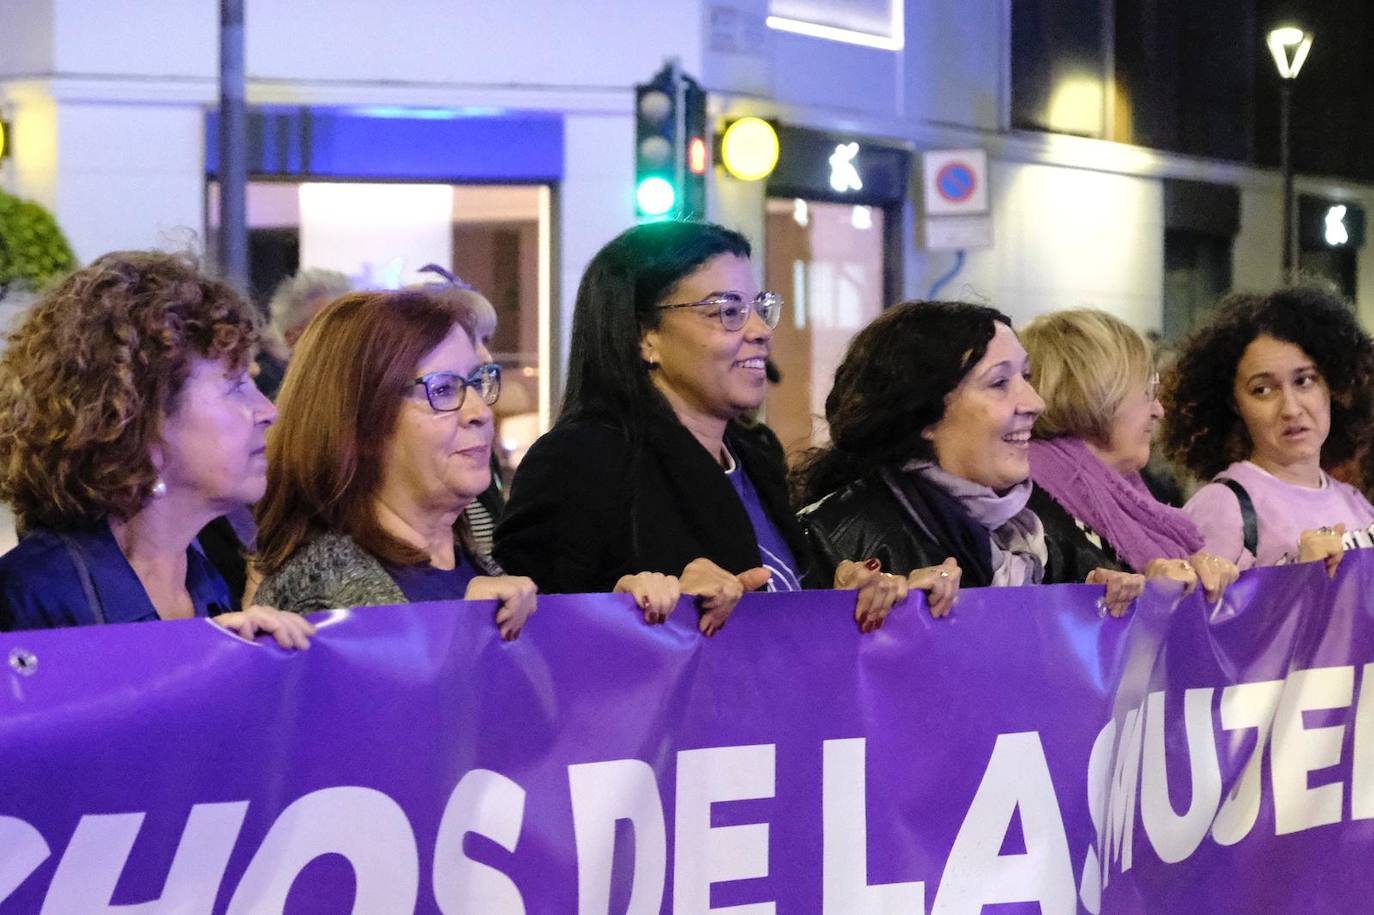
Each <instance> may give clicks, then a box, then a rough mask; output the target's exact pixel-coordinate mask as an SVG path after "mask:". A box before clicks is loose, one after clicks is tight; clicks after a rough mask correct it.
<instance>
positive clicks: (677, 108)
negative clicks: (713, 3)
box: [668, 57, 687, 219]
mask: <svg viewBox="0 0 1374 915" xmlns="http://www.w3.org/2000/svg"><path fill="white" fill-rule="evenodd" d="M668 78H669V79H671V80H672V87H673V119H674V126H673V136H674V137H676V138H677V142H676V143H674V144H673V187H675V188H677V190H678V194H677V199H676V202H675V203H674V206H673V209H674V213H673V215H675V216H676V217H677V218H679V219H681V218H682V217H683V216H684V215H685V210H686V207H687V200H686V195H685V194H683V193H682V190H683V188H685V187H686V186H687V182H686V178H687V144H686V140H685V139H684V138H685V137H686V136H687V81H686V80H684V79H683V78H682V61H681V60H680V59H679V58H676V57H670V58H668Z"/></svg>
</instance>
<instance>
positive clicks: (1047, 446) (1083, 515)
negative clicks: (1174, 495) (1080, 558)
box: [1030, 436, 1203, 572]
mask: <svg viewBox="0 0 1374 915" xmlns="http://www.w3.org/2000/svg"><path fill="white" fill-rule="evenodd" d="M1030 467H1031V479H1032V480H1034V481H1035V485H1037V486H1039V487H1040V488H1041V489H1043V490H1045V491H1046V492H1047V493H1049V494H1050V495H1051V496H1053V497H1054V500H1055V501H1056V502H1058V503H1059V504H1060V505H1062V506H1064V509H1065V510H1066V511H1067V512H1068V513H1069V514H1070V515H1072V516H1073V517H1074V518H1075V519H1077V520H1078V521H1081V522H1083V523H1084V524H1086V525H1087V526H1088V527H1090V528H1092V529H1093V530H1094V531H1096V532H1097V533H1098V534H1100V535H1101V536H1102V537H1103V539H1105V540H1106V541H1107V542H1108V543H1109V544H1111V547H1112V549H1113V550H1115V551H1116V555H1117V556H1118V557H1119V558H1120V559H1121V560H1122V561H1124V562H1125V563H1127V564H1128V565H1129V566H1130V567H1131V568H1132V569H1135V570H1136V571H1137V572H1143V571H1145V566H1147V565H1148V564H1149V562H1150V560H1152V559H1187V558H1188V557H1189V556H1191V555H1193V554H1194V553H1196V552H1197V551H1198V550H1200V549H1202V547H1203V540H1202V534H1200V533H1199V532H1198V529H1197V525H1195V524H1193V522H1192V520H1191V519H1189V518H1188V516H1187V515H1185V514H1184V513H1183V512H1181V511H1179V510H1178V509H1177V508H1173V507H1171V506H1168V505H1165V504H1164V503H1162V502H1160V501H1158V500H1156V499H1155V497H1154V496H1152V495H1150V491H1149V490H1148V489H1146V488H1145V481H1144V480H1142V479H1141V478H1140V474H1138V473H1133V474H1131V475H1129V476H1122V475H1121V474H1119V473H1117V472H1116V471H1115V470H1113V469H1112V468H1110V467H1108V466H1107V465H1106V464H1104V463H1102V461H1101V460H1100V459H1099V458H1098V457H1097V455H1095V454H1093V453H1092V451H1091V450H1090V449H1089V448H1088V446H1087V445H1086V444H1084V442H1083V441H1082V440H1081V439H1076V438H1071V437H1069V436H1062V437H1060V438H1055V439H1050V440H1048V441H1044V440H1040V439H1036V440H1035V441H1032V442H1031V444H1030Z"/></svg>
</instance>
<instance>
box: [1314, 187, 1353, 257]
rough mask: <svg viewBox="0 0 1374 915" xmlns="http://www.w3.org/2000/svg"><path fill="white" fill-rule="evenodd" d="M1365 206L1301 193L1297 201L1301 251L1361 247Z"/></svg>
mask: <svg viewBox="0 0 1374 915" xmlns="http://www.w3.org/2000/svg"><path fill="white" fill-rule="evenodd" d="M1364 223H1365V212H1364V207H1362V206H1360V205H1359V204H1357V203H1350V202H1349V201H1341V200H1329V199H1327V198H1324V197H1312V196H1309V195H1307V194H1303V195H1302V196H1300V197H1299V198H1298V238H1299V241H1300V245H1301V247H1302V248H1304V249H1306V250H1309V251H1310V250H1317V249H1321V248H1347V249H1358V248H1360V247H1362V246H1363V245H1364Z"/></svg>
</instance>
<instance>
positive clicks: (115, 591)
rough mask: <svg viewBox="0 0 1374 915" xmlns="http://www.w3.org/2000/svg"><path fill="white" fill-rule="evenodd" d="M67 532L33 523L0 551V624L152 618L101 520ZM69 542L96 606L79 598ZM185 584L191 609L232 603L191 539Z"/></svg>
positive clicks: (217, 610)
mask: <svg viewBox="0 0 1374 915" xmlns="http://www.w3.org/2000/svg"><path fill="white" fill-rule="evenodd" d="M66 537H67V542H64V540H63V538H62V537H61V536H59V535H58V534H56V533H54V532H52V531H47V530H36V531H33V532H31V533H29V534H28V535H27V536H25V537H24V539H23V540H21V541H20V542H19V545H18V546H16V547H15V548H14V549H12V550H10V551H9V552H8V553H6V554H5V555H4V556H0V631H12V630H17V629H53V628H57V627H60V626H90V625H93V624H96V623H140V622H145V621H148V620H156V619H158V615H157V610H156V609H155V608H154V607H153V602H152V601H151V600H149V599H148V592H147V591H145V590H144V589H143V583H142V582H140V581H139V580H138V575H137V574H135V573H134V570H133V567H131V566H130V565H129V561H128V560H127V559H125V558H124V553H123V552H122V551H121V550H120V549H119V544H118V543H116V542H115V538H114V533H113V532H112V531H111V530H110V526H109V525H108V524H101V525H100V526H99V527H97V528H94V529H92V530H85V531H71V532H68V533H67V534H66ZM68 543H70V545H71V547H72V548H73V549H75V550H76V551H77V552H78V553H79V554H80V555H81V556H82V557H83V558H84V559H85V564H86V568H87V569H89V571H90V576H91V585H92V588H93V590H94V591H95V595H96V599H97V601H98V602H99V606H98V607H93V606H91V601H90V600H88V599H87V597H86V589H85V587H84V585H83V583H82V578H81V575H80V573H79V572H78V570H77V564H76V561H75V560H74V559H73V558H72V554H71V551H70V550H69V549H68ZM186 590H187V591H189V592H190V594H191V602H192V604H193V605H194V606H195V612H196V616H199V617H205V616H217V615H219V614H221V613H225V612H228V611H229V610H232V609H234V607H233V602H232V599H231V598H230V596H229V586H228V585H226V584H225V583H224V579H223V578H221V577H220V575H219V573H218V572H216V571H215V568H214V567H213V566H212V565H210V561H209V560H208V559H206V558H205V556H204V555H203V554H202V553H201V552H200V551H199V550H198V549H196V548H195V546H194V545H192V546H190V547H187V549H186Z"/></svg>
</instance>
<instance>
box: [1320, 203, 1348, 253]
mask: <svg viewBox="0 0 1374 915" xmlns="http://www.w3.org/2000/svg"><path fill="white" fill-rule="evenodd" d="M1348 212H1349V209H1348V208H1347V207H1346V205H1345V204H1343V203H1338V204H1336V205H1335V206H1333V207H1328V208H1327V210H1326V226H1325V229H1324V231H1325V233H1326V243H1327V244H1328V245H1330V246H1331V247H1333V248H1335V247H1338V246H1340V245H1343V244H1345V243H1346V242H1348V241H1350V230H1349V229H1347V228H1346V227H1345V217H1346V214H1347V213H1348Z"/></svg>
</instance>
